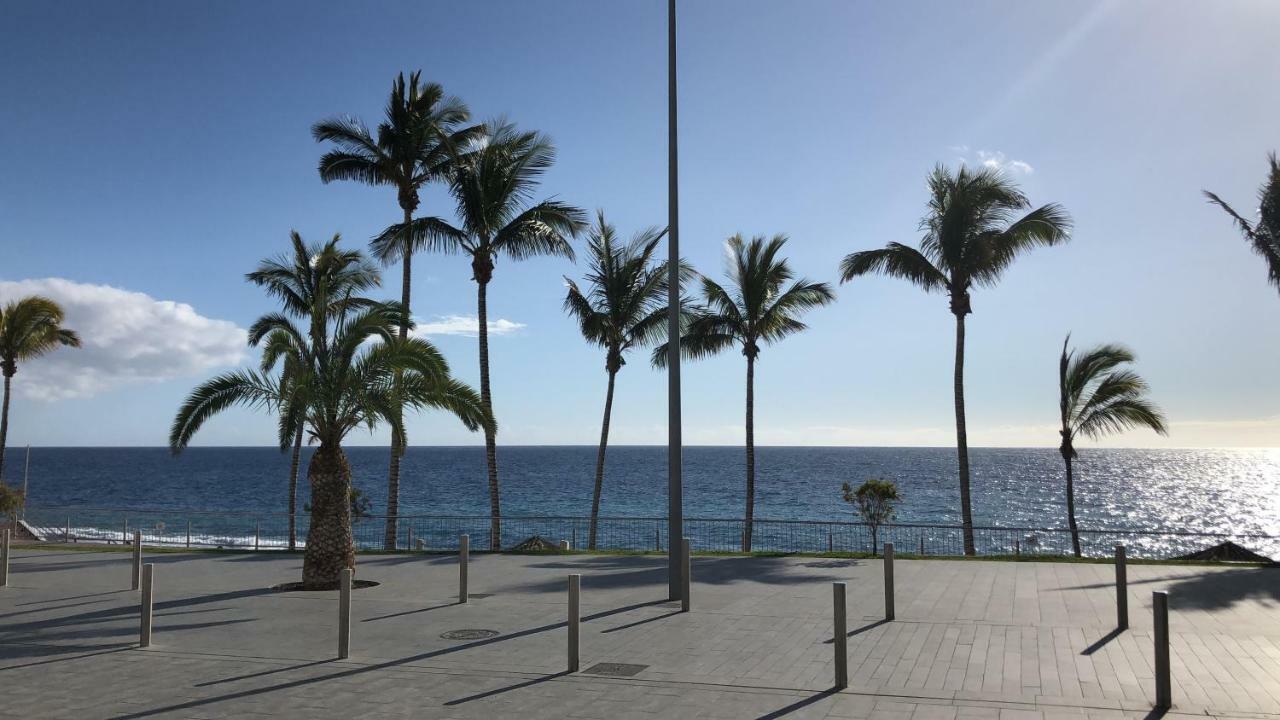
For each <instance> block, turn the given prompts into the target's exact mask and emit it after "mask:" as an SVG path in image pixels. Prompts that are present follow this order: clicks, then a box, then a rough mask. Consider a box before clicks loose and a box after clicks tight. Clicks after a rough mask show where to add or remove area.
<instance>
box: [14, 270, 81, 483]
mask: <svg viewBox="0 0 1280 720" xmlns="http://www.w3.org/2000/svg"><path fill="white" fill-rule="evenodd" d="M64 320H65V314H64V313H63V311H62V307H61V306H59V305H58V303H56V302H54V301H52V300H50V299H49V298H46V297H41V296H39V295H30V296H27V297H23V298H18V299H17V300H11V301H9V302H8V303H5V305H4V307H0V374H3V375H4V404H3V406H0V483H2V482H4V448H5V443H6V442H7V441H8V439H9V392H10V390H12V384H13V376H14V375H16V374H17V372H18V363H19V362H27V361H28V360H34V359H36V358H38V357H40V356H41V355H45V354H48V353H50V352H53V351H54V350H56V349H57V348H59V347H64V346H65V347H80V336H79V335H77V334H76V333H75V331H73V330H68V329H66V328H64V327H62V323H63V321H64Z"/></svg>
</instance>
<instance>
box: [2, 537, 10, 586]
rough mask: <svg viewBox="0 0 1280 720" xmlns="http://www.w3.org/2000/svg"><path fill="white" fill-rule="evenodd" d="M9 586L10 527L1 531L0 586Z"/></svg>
mask: <svg viewBox="0 0 1280 720" xmlns="http://www.w3.org/2000/svg"><path fill="white" fill-rule="evenodd" d="M8 586H9V528H5V529H4V530H3V531H0V587H8Z"/></svg>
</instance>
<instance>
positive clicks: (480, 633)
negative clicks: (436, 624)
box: [440, 629, 498, 640]
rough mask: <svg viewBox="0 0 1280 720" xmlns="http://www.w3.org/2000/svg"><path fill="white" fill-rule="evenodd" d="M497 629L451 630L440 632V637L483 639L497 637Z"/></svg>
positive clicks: (447, 638)
mask: <svg viewBox="0 0 1280 720" xmlns="http://www.w3.org/2000/svg"><path fill="white" fill-rule="evenodd" d="M497 636H498V631H497V630H480V629H471V630H450V631H449V632H445V633H440V637H442V638H444V639H445V640H483V639H485V638H491V637H497Z"/></svg>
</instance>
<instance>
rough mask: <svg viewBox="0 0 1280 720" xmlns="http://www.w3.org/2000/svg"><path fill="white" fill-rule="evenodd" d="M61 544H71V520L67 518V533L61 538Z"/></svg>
mask: <svg viewBox="0 0 1280 720" xmlns="http://www.w3.org/2000/svg"><path fill="white" fill-rule="evenodd" d="M62 539H63V542H71V518H67V533H66V534H65V535H63V536H62Z"/></svg>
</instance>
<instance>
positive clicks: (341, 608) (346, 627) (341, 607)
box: [338, 568, 351, 660]
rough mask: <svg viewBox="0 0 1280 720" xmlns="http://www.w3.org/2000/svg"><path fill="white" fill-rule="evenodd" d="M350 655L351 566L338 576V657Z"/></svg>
mask: <svg viewBox="0 0 1280 720" xmlns="http://www.w3.org/2000/svg"><path fill="white" fill-rule="evenodd" d="M350 656H351V568H342V573H341V575H339V577H338V659H339V660H346V659H347V658H348V657H350Z"/></svg>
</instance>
